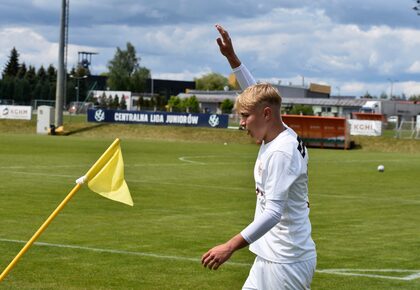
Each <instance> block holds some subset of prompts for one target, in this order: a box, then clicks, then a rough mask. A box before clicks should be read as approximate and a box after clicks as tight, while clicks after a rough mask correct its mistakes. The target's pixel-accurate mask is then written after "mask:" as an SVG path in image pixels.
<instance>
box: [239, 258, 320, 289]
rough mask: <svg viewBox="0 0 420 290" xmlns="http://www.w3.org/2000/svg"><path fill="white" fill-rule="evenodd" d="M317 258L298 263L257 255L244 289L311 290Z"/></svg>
mask: <svg viewBox="0 0 420 290" xmlns="http://www.w3.org/2000/svg"><path fill="white" fill-rule="evenodd" d="M315 268H316V258H313V259H310V260H307V261H303V262H298V263H290V264H286V263H283V264H281V263H274V262H270V261H267V260H264V259H263V258H260V257H258V256H257V257H256V258H255V261H254V264H253V265H252V268H251V270H250V272H249V276H248V279H246V281H245V284H244V286H243V287H242V290H271V289H272V290H298V289H302V290H309V289H311V282H312V278H313V276H314V273H315Z"/></svg>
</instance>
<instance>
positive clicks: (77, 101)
mask: <svg viewBox="0 0 420 290" xmlns="http://www.w3.org/2000/svg"><path fill="white" fill-rule="evenodd" d="M79 88H80V78H77V91H76V106H79Z"/></svg>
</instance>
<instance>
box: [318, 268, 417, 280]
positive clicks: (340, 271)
mask: <svg viewBox="0 0 420 290" xmlns="http://www.w3.org/2000/svg"><path fill="white" fill-rule="evenodd" d="M316 271H317V272H318V273H323V274H334V275H342V276H358V277H368V278H380V279H389V280H402V281H411V280H414V279H418V278H420V270H403V269H369V270H367V269H360V270H359V269H325V270H316ZM351 271H356V272H386V273H392V272H394V273H407V272H409V273H410V272H415V273H414V274H411V275H408V276H405V277H393V276H386V275H377V274H364V273H354V272H351Z"/></svg>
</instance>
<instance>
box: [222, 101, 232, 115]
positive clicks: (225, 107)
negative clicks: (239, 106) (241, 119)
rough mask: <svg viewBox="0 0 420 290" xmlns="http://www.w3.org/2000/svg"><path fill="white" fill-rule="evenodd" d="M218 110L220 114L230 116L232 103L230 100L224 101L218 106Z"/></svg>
mask: <svg viewBox="0 0 420 290" xmlns="http://www.w3.org/2000/svg"><path fill="white" fill-rule="evenodd" d="M220 109H221V110H222V113H224V114H230V113H232V109H233V102H232V101H231V100H229V99H225V100H224V101H223V102H222V103H221V104H220Z"/></svg>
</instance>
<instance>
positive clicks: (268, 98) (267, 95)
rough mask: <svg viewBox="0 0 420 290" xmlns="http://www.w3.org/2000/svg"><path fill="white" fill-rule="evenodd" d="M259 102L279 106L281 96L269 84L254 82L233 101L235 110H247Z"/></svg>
mask: <svg viewBox="0 0 420 290" xmlns="http://www.w3.org/2000/svg"><path fill="white" fill-rule="evenodd" d="M260 104H267V105H276V106H279V107H280V106H281V96H280V93H279V92H278V91H277V89H276V88H274V87H273V86H272V85H270V84H266V83H263V84H256V85H253V86H250V87H248V88H247V89H246V90H244V91H243V92H242V94H240V95H239V96H238V97H237V98H236V101H235V110H236V111H237V112H238V113H240V112H241V111H245V112H249V111H251V110H253V109H254V108H255V107H256V106H258V105H260Z"/></svg>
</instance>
